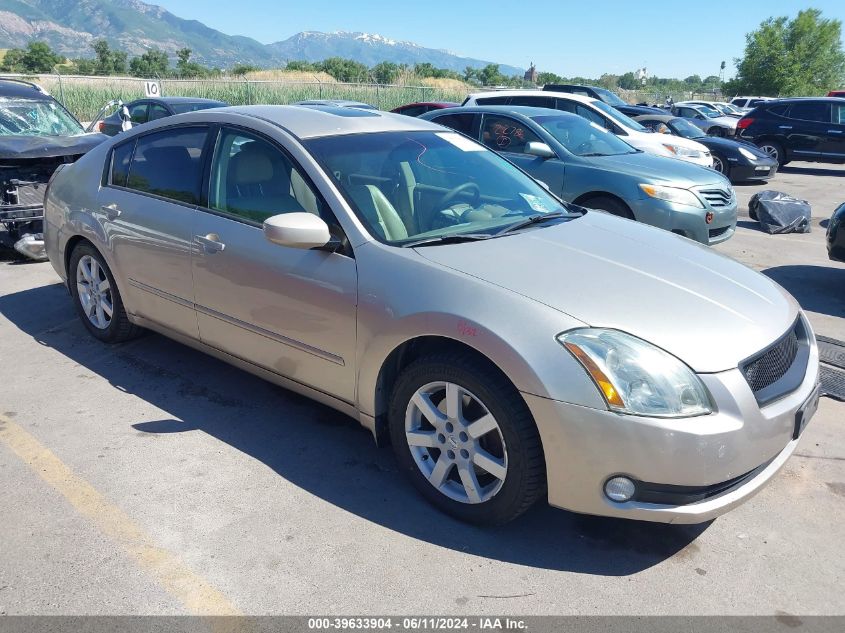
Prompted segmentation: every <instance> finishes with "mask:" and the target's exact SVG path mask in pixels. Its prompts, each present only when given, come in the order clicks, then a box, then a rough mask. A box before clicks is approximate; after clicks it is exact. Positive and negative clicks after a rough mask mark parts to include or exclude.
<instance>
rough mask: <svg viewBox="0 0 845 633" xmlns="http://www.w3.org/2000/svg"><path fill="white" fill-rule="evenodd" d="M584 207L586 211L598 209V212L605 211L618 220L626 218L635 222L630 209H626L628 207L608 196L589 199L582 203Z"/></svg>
mask: <svg viewBox="0 0 845 633" xmlns="http://www.w3.org/2000/svg"><path fill="white" fill-rule="evenodd" d="M582 206H584V207H587V208H588V209H598V210H599V211H607V212H608V213H610V214H611V215H615V216H617V217H620V218H627V219H629V220H635V219H636V218H635V217H634V214H633V213H631V209H629V208H628V205H627V204H625V203H624V202H622V201H621V200H617V199H616V198H611V197H609V196H598V197H596V198H590V199H589V200H587V201H586V202H584V203H583V205H582Z"/></svg>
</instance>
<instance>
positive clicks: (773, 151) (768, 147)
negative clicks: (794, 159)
mask: <svg viewBox="0 0 845 633" xmlns="http://www.w3.org/2000/svg"><path fill="white" fill-rule="evenodd" d="M757 147H759V148H760V149H761V150H762V151H763V152H764V153H766V154H768V155H769V156H770V157H772V158H774V159H775V160H776V161H777V162H778V165H779V166H781V167H783V166H784V165H786V164H787V163H788V162H789V161H788V160H786V154H785V153H784V151H783V146H782V145H781V144H780V143H777V142H775V141H762V142H760V143H759V144H758V145H757Z"/></svg>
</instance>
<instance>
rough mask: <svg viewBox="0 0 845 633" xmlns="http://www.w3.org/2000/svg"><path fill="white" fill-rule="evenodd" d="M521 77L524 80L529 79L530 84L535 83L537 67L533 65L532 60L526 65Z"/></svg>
mask: <svg viewBox="0 0 845 633" xmlns="http://www.w3.org/2000/svg"><path fill="white" fill-rule="evenodd" d="M522 78H523V79H524V80H525V81H530V82H531V83H532V84H536V83H537V67H536V66H535V65H534V62H531V66H529V67H528V70H526V71H525V74H524V75H523V76H522Z"/></svg>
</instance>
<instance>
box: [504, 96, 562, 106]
mask: <svg viewBox="0 0 845 633" xmlns="http://www.w3.org/2000/svg"><path fill="white" fill-rule="evenodd" d="M511 105H520V106H532V107H534V108H554V107H555V100H554V97H514V98H513V99H511Z"/></svg>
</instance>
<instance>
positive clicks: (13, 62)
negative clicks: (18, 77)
mask: <svg viewBox="0 0 845 633" xmlns="http://www.w3.org/2000/svg"><path fill="white" fill-rule="evenodd" d="M24 55H25V53H24V52H23V51H22V50H21V49H19V48H10V49H9V50H7V51H6V54H5V55H4V56H3V64H2V65H0V70H2V71H4V72H7V73H22V72H24V70H25V69H24V67H23V56H24Z"/></svg>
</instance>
